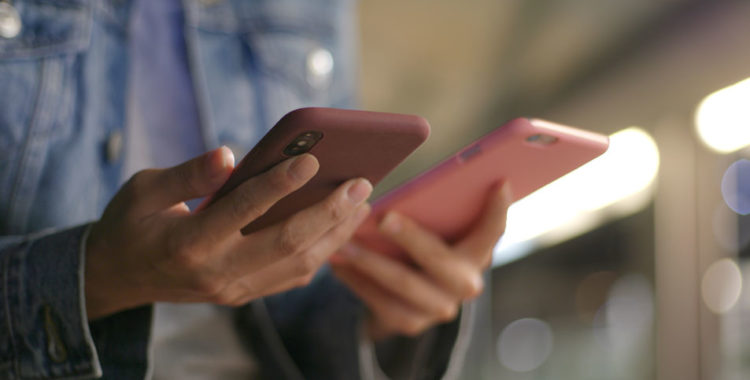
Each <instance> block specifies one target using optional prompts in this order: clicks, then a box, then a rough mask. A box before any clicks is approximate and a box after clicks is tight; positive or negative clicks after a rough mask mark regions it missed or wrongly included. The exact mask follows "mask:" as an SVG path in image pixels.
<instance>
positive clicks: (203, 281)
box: [190, 274, 231, 305]
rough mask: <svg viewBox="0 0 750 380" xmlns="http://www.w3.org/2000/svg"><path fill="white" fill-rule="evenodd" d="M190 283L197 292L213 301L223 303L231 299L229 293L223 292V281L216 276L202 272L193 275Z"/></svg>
mask: <svg viewBox="0 0 750 380" xmlns="http://www.w3.org/2000/svg"><path fill="white" fill-rule="evenodd" d="M190 285H191V288H192V290H193V291H194V292H195V293H197V294H199V295H201V296H203V297H206V298H208V299H209V300H210V301H211V302H212V303H217V304H222V305H223V304H225V303H226V302H228V301H231V300H230V299H228V297H227V296H228V295H227V294H226V293H225V292H222V290H224V288H225V286H224V283H223V281H222V280H221V279H220V278H217V277H215V276H210V275H201V274H199V275H196V276H193V277H192V280H191V283H190Z"/></svg>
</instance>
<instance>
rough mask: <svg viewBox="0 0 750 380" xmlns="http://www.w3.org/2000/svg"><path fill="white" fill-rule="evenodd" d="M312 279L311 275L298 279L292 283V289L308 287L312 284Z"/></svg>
mask: <svg viewBox="0 0 750 380" xmlns="http://www.w3.org/2000/svg"><path fill="white" fill-rule="evenodd" d="M313 278H314V275H312V274H308V275H305V276H302V277H300V278H298V279H297V280H296V281H295V282H294V287H295V288H304V287H305V286H307V285H310V283H311V282H312V280H313Z"/></svg>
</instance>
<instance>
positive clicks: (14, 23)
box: [0, 2, 21, 39]
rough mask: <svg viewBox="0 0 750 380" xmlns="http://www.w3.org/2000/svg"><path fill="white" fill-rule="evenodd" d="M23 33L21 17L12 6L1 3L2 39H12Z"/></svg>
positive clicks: (0, 29) (0, 34)
mask: <svg viewBox="0 0 750 380" xmlns="http://www.w3.org/2000/svg"><path fill="white" fill-rule="evenodd" d="M19 33H21V16H20V15H19V14H18V11H16V8H14V7H13V6H12V5H10V4H9V3H6V2H0V37H2V38H6V39H10V38H13V37H15V36H17V35H18V34H19Z"/></svg>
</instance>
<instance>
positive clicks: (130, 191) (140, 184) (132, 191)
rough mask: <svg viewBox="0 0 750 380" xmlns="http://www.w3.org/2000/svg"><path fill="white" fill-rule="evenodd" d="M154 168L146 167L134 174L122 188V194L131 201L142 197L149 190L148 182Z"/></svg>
mask: <svg viewBox="0 0 750 380" xmlns="http://www.w3.org/2000/svg"><path fill="white" fill-rule="evenodd" d="M153 173H154V170H153V169H144V170H141V171H138V172H136V173H135V174H133V175H132V176H131V177H130V179H129V180H128V182H127V183H126V184H125V186H123V188H122V193H121V194H122V196H123V197H124V198H125V199H126V200H128V201H131V200H133V199H137V198H140V197H141V196H142V195H144V194H146V193H147V192H148V187H149V186H148V184H149V182H151V177H152V176H153Z"/></svg>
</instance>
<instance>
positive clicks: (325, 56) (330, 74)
mask: <svg viewBox="0 0 750 380" xmlns="http://www.w3.org/2000/svg"><path fill="white" fill-rule="evenodd" d="M355 6H356V4H355V2H354V1H351V0H255V1H229V0H226V1H220V2H219V3H218V4H217V5H213V6H210V7H206V8H204V9H203V11H202V12H199V13H198V15H197V16H198V17H196V18H195V19H194V20H193V22H195V24H196V25H194V26H195V27H196V28H197V29H198V30H199V32H200V33H204V34H205V33H208V34H227V35H236V36H237V37H238V38H239V41H240V42H241V43H242V44H243V45H244V46H243V48H244V49H245V51H246V66H245V73H246V74H247V75H248V76H249V77H250V79H249V81H251V82H252V83H253V86H254V87H255V89H256V90H255V92H256V94H257V96H256V99H257V102H256V106H260V107H261V109H259V111H260V112H261V113H262V115H263V119H264V121H265V124H266V127H267V128H270V127H271V126H272V125H273V123H274V122H275V121H276V120H278V119H279V118H280V117H281V116H283V115H284V114H285V113H286V112H288V111H290V110H291V109H294V108H299V107H303V106H312V105H316V106H339V107H343V106H349V105H350V104H351V99H352V97H353V93H354V77H355V75H356V68H355V67H354V63H355V60H354V57H353V55H354V54H353V53H354V42H355V41H356V39H357V37H356V30H355V26H354V13H355V10H356V7H355Z"/></svg>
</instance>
